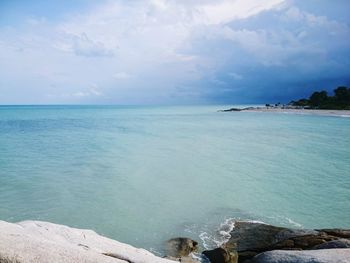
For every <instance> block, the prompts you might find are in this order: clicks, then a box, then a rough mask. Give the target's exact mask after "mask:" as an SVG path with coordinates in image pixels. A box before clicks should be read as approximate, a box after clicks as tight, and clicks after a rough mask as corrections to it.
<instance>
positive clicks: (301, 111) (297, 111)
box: [243, 108, 350, 117]
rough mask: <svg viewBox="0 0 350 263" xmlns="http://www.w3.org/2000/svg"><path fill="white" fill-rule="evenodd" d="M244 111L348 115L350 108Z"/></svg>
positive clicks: (349, 114)
mask: <svg viewBox="0 0 350 263" xmlns="http://www.w3.org/2000/svg"><path fill="white" fill-rule="evenodd" d="M243 111H245V112H271V113H286V114H309V115H320V116H335V117H350V110H310V109H282V108H254V109H244V110H243Z"/></svg>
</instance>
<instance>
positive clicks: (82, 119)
mask: <svg viewBox="0 0 350 263" xmlns="http://www.w3.org/2000/svg"><path fill="white" fill-rule="evenodd" d="M226 107H227V106H193V107H189V106H187V107H131V106H130V107H126V106H125V107H117V106H1V107H0V219H1V220H7V221H12V222H16V221H20V220H26V219H36V220H45V221H51V222H56V223H60V224H66V225H69V226H74V227H79V228H89V229H94V230H96V231H97V232H99V233H101V234H104V235H106V236H108V237H111V238H115V239H118V240H120V241H123V242H127V243H130V244H132V245H135V246H139V247H144V248H147V249H151V250H152V251H155V252H161V251H162V250H161V248H162V242H163V241H164V240H166V239H168V238H171V237H175V236H189V237H192V238H194V239H196V240H199V241H201V240H202V244H201V245H202V246H206V247H212V246H214V245H215V243H220V242H223V240H224V239H225V231H226V232H227V231H229V229H230V226H232V220H230V218H240V219H251V220H260V221H263V222H267V223H272V224H277V225H284V226H293V227H307V228H321V227H348V228H349V227H350V136H349V135H350V133H349V129H350V119H349V118H341V117H324V116H309V115H292V114H281V113H251V112H227V113H219V112H217V110H218V109H222V108H226ZM225 222H226V224H225ZM219 229H220V230H221V232H220V230H219Z"/></svg>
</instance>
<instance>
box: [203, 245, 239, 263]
mask: <svg viewBox="0 0 350 263" xmlns="http://www.w3.org/2000/svg"><path fill="white" fill-rule="evenodd" d="M202 254H203V255H205V256H206V257H207V258H208V259H209V261H210V262H211V263H237V262H238V255H237V253H235V252H229V251H227V250H226V249H224V248H215V249H213V250H205V251H203V252H202Z"/></svg>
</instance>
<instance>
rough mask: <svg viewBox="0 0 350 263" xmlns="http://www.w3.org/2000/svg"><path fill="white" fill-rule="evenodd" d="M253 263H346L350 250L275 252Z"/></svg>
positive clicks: (269, 252)
mask: <svg viewBox="0 0 350 263" xmlns="http://www.w3.org/2000/svg"><path fill="white" fill-rule="evenodd" d="M250 262H251V263H336V262H337V263H340V262H343V263H346V262H350V249H320V250H304V251H291V250H289V251H288V250H274V251H268V252H264V253H261V254H259V255H257V256H255V257H254V258H253V259H252V260H251V261H250Z"/></svg>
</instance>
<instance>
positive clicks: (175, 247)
mask: <svg viewBox="0 0 350 263" xmlns="http://www.w3.org/2000/svg"><path fill="white" fill-rule="evenodd" d="M197 249H198V242H196V241H194V240H192V239H190V238H186V237H177V238H172V239H169V240H168V241H167V242H166V244H165V252H166V255H167V256H171V257H175V258H180V257H185V256H188V255H189V254H190V253H192V252H194V251H197Z"/></svg>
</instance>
